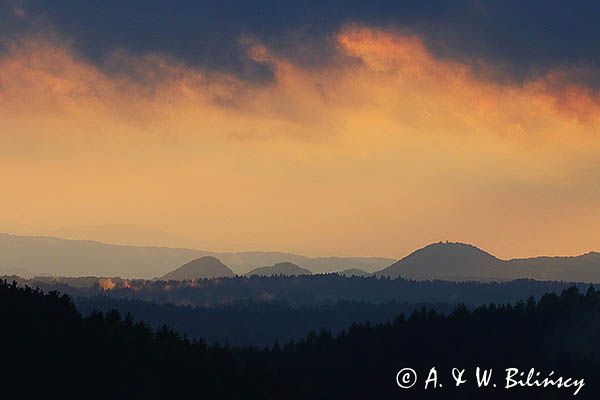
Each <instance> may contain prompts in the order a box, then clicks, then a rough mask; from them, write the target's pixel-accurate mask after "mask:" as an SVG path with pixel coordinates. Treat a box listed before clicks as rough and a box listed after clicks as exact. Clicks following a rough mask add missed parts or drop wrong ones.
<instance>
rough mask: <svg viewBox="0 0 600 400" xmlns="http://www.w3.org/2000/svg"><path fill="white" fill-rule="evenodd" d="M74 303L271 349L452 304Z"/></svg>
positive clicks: (101, 298)
mask: <svg viewBox="0 0 600 400" xmlns="http://www.w3.org/2000/svg"><path fill="white" fill-rule="evenodd" d="M75 305H76V306H77V308H78V309H79V310H80V311H81V312H82V313H83V314H84V315H89V314H90V313H92V312H93V311H103V312H107V311H110V310H118V311H119V312H120V313H121V314H128V313H129V314H132V315H135V317H136V319H139V320H143V321H144V322H146V323H147V324H148V325H150V327H152V328H158V327H160V326H161V325H168V326H169V327H171V328H173V329H175V330H176V331H177V332H180V333H182V334H186V335H187V336H188V337H190V338H203V339H205V340H206V341H207V342H209V343H215V342H219V343H228V344H232V345H241V346H247V345H254V346H271V345H273V343H275V342H276V341H278V342H280V343H285V342H289V341H291V340H298V339H300V338H302V337H304V336H306V335H307V334H308V333H309V332H310V331H320V330H321V329H326V330H328V331H330V332H331V333H333V334H337V333H339V332H341V331H342V330H343V329H345V328H347V327H349V326H350V325H351V324H352V323H354V322H358V323H367V322H369V323H371V324H377V323H384V322H388V321H392V320H393V319H394V318H396V317H397V316H398V315H399V314H407V315H408V314H411V313H412V312H413V311H414V310H415V309H421V308H423V307H427V308H429V309H435V310H436V311H438V312H440V313H450V312H452V311H453V310H454V308H455V307H456V304H443V303H439V304H429V303H420V304H408V303H397V302H388V303H380V304H377V303H375V304H374V303H366V302H357V301H341V302H338V303H335V304H321V305H300V306H297V307H290V306H289V305H288V304H287V303H283V302H237V303H234V304H228V305H218V306H213V307H194V306H176V305H173V304H168V303H156V302H153V301H143V300H135V299H118V298H114V297H109V296H106V295H97V296H93V297H78V298H76V299H75Z"/></svg>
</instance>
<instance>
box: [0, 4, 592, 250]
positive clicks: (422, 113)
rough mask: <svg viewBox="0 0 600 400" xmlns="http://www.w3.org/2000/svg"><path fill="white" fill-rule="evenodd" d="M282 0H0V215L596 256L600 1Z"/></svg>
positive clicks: (221, 240)
mask: <svg viewBox="0 0 600 400" xmlns="http://www.w3.org/2000/svg"><path fill="white" fill-rule="evenodd" d="M288 3H292V2H285V1H266V0H263V1H255V2H250V1H221V2H218V3H216V4H215V2H204V1H194V2H192V1H154V2H148V1H142V0H139V1H138V0H136V1H129V2H127V3H126V4H125V5H124V4H122V2H121V1H116V0H108V1H84V2H70V1H62V0H58V1H50V0H33V1H28V0H22V1H19V0H3V1H2V4H1V5H0V179H1V181H2V195H1V196H0V231H8V232H13V233H27V234H56V235H58V236H65V237H77V238H87V239H100V240H106V241H112V242H117V243H132V244H157V245H169V246H186V247H200V248H205V249H206V250H218V251H222V250H229V251H241V250H279V251H290V252H296V253H301V254H305V255H311V256H315V255H355V256H387V257H392V258H398V257H401V256H404V255H406V253H407V252H409V251H411V250H414V249H415V248H417V247H421V246H423V245H425V244H427V243H430V242H434V241H440V240H451V241H461V242H468V243H473V244H475V245H477V246H479V247H481V248H484V249H486V250H488V251H490V252H492V253H494V254H495V255H497V256H500V257H504V258H511V257H523V256H534V255H540V254H548V255H554V254H565V255H570V254H573V255H574V254H580V253H583V252H586V251H590V250H600V91H599V89H600V79H599V77H600V48H599V43H600V24H598V23H597V19H598V17H599V16H600V7H599V6H595V7H596V9H595V10H594V9H590V7H591V6H589V4H588V5H587V6H586V3H590V2H577V1H575V2H568V3H567V2H558V1H543V2H542V1H530V2H526V5H524V4H525V3H524V2H520V1H519V2H517V1H476V0H473V1H458V2H452V3H453V8H452V9H451V10H450V9H447V8H446V7H447V6H446V4H448V3H450V2H445V1H432V2H421V1H368V2H367V1H365V2H361V1H333V0H331V1H323V2H313V1H296V2H293V5H291V4H288ZM425 3H426V4H425Z"/></svg>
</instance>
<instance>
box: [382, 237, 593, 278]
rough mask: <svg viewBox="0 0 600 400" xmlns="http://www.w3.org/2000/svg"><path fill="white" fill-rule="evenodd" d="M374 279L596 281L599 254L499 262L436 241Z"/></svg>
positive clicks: (476, 250)
mask: <svg viewBox="0 0 600 400" xmlns="http://www.w3.org/2000/svg"><path fill="white" fill-rule="evenodd" d="M375 275H376V276H383V277H390V278H395V277H399V276H401V277H403V278H406V279H414V280H428V279H441V280H450V281H464V280H480V281H493V280H499V281H504V280H513V279H523V278H529V279H537V280H558V281H582V282H600V253H598V252H595V251H591V252H587V253H584V254H581V255H578V256H538V257H531V258H513V259H507V260H504V259H501V258H498V257H496V256H494V255H493V254H491V253H488V252H486V251H484V250H482V249H480V248H478V247H476V246H474V245H472V244H467V243H460V242H438V243H432V244H429V245H427V246H425V247H423V248H420V249H417V250H415V251H414V252H412V253H410V254H409V255H407V256H406V257H403V258H402V259H400V260H398V261H396V262H395V263H393V264H391V265H390V266H388V267H386V268H384V269H382V270H380V271H377V272H376V273H375Z"/></svg>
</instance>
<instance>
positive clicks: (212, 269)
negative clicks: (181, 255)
mask: <svg viewBox="0 0 600 400" xmlns="http://www.w3.org/2000/svg"><path fill="white" fill-rule="evenodd" d="M231 276H235V274H234V273H233V271H232V270H231V269H230V268H229V267H228V266H226V265H225V264H223V263H222V262H221V261H220V260H219V259H218V258H215V257H212V256H204V257H200V258H197V259H195V260H192V261H190V262H189V263H186V264H184V265H182V266H181V267H179V268H177V269H176V270H175V271H172V272H169V273H168V274H165V275H163V276H161V277H160V279H161V280H164V281H169V280H173V281H186V280H196V279H204V278H206V279H209V278H222V277H231Z"/></svg>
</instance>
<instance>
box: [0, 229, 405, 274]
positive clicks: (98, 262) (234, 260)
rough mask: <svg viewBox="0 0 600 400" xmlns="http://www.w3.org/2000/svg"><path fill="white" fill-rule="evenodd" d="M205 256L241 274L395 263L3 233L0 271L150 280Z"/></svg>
mask: <svg viewBox="0 0 600 400" xmlns="http://www.w3.org/2000/svg"><path fill="white" fill-rule="evenodd" d="M203 256H213V257H216V258H218V259H219V260H221V262H223V263H224V264H226V265H227V266H228V267H230V268H231V269H232V270H233V271H234V272H235V273H237V274H244V273H246V272H248V271H250V270H251V269H252V268H255V267H256V266H257V265H273V264H276V263H279V262H284V261H290V262H293V263H294V264H296V265H299V266H301V267H303V268H308V269H310V270H311V271H313V272H315V273H321V272H333V271H339V270H340V269H344V268H360V269H364V270H367V271H371V272H374V271H377V270H380V269H381V268H384V267H386V266H388V265H390V264H391V263H392V262H394V260H393V259H389V258H383V257H316V258H311V257H305V256H301V255H297V254H290V253H282V252H268V251H245V252H211V251H204V250H195V249H185V248H170V247H156V246H124V245H117V244H107V243H101V242H97V241H92V240H71V239H60V238H56V237H47V236H19V235H11V234H7V233H0V275H19V276H21V277H25V278H31V277H33V276H36V275H38V276H41V275H53V276H121V277H123V278H143V279H148V278H154V277H156V276H162V275H164V274H165V273H167V272H169V271H170V270H171V269H172V268H173V266H175V265H182V264H184V263H186V262H189V261H191V260H194V259H196V258H199V257H203Z"/></svg>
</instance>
